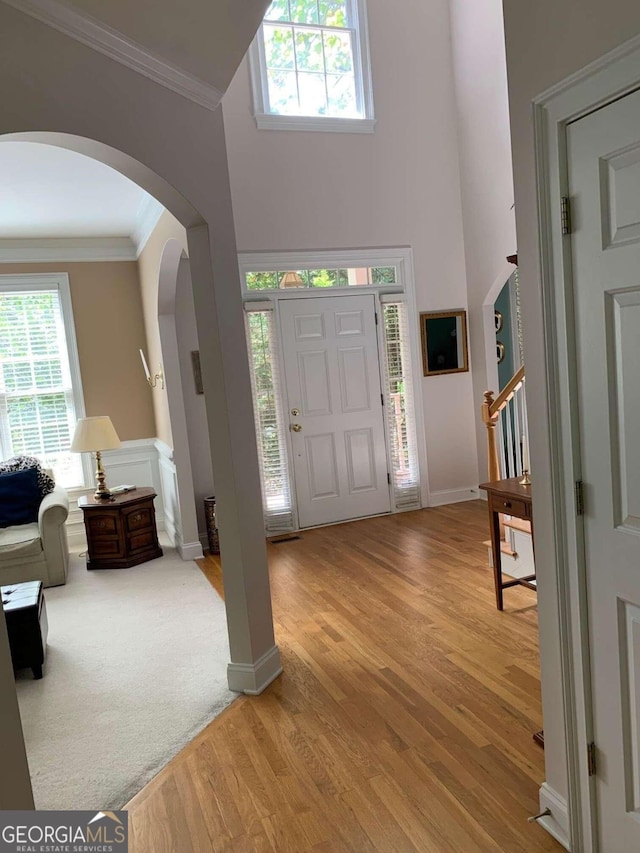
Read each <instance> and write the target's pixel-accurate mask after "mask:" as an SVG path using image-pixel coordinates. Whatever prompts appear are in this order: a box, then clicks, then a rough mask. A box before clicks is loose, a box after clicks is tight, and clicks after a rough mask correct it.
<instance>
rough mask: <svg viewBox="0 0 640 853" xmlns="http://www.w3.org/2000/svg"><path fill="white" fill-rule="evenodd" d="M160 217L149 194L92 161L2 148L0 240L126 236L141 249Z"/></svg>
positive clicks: (40, 148) (33, 148)
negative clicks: (141, 244)
mask: <svg viewBox="0 0 640 853" xmlns="http://www.w3.org/2000/svg"><path fill="white" fill-rule="evenodd" d="M161 212H162V207H161V205H160V204H159V203H158V202H157V201H156V200H155V199H153V198H152V197H151V196H150V195H149V194H148V193H146V192H145V191H144V190H142V189H140V187H138V186H137V185H136V184H134V183H133V182H132V181H130V180H129V179H128V178H125V177H124V175H121V174H120V173H119V172H116V171H115V170H114V169H111V168H110V167H109V166H105V165H104V164H103V163H99V162H97V161H96V160H92V159H91V158H90V157H85V156H84V155H82V154H76V153H75V152H74V151H67V150H65V149H63V148H55V147H53V146H51V145H41V144H39V143H36V142H8V141H7V142H1V143H0V241H2V240H33V239H47V238H49V239H51V238H56V239H57V238H67V239H69V238H91V237H100V238H104V237H128V238H130V239H131V241H132V242H133V244H134V245H135V246H139V245H140V242H141V240H145V241H146V237H147V236H148V233H149V231H150V229H151V228H153V226H154V225H155V223H156V222H157V220H158V217H159V215H160V213H161Z"/></svg>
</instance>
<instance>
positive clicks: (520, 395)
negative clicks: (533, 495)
mask: <svg viewBox="0 0 640 853" xmlns="http://www.w3.org/2000/svg"><path fill="white" fill-rule="evenodd" d="M482 420H483V422H484V424H485V426H486V428H487V451H488V454H489V480H491V481H494V480H504V479H507V478H508V477H518V476H520V475H521V474H522V470H523V466H522V461H523V453H524V452H527V451H526V450H525V448H528V428H527V397H526V391H525V375H524V365H522V366H521V367H519V368H518V370H517V371H516V372H515V373H514V375H513V376H512V378H511V379H510V380H509V382H508V383H507V384H506V385H505V387H504V388H503V389H502V391H501V392H500V393H499V394H498V396H497V397H495V399H494V392H493V391H486V392H485V395H484V403H483V404H482Z"/></svg>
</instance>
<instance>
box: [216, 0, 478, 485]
mask: <svg viewBox="0 0 640 853" xmlns="http://www.w3.org/2000/svg"><path fill="white" fill-rule="evenodd" d="M398 7H401V8H400V10H399V8H398ZM399 11H400V14H399ZM368 12H369V34H370V41H371V62H372V68H373V87H374V100H375V111H376V118H377V124H376V128H375V133H374V134H371V135H368V134H348V133H301V132H278V131H268V130H258V129H257V128H256V125H255V121H254V119H253V118H252V115H251V110H252V101H251V91H250V85H249V74H248V69H247V63H246V62H245V63H243V65H242V66H241V67H240V69H239V71H238V73H237V75H236V77H235V78H234V80H233V82H232V84H231V86H230V88H229V90H228V91H227V93H226V95H225V97H224V100H223V110H224V118H225V127H226V134H227V148H228V156H229V169H230V174H231V188H232V196H233V207H234V216H235V225H236V239H237V243H238V249H239V250H240V251H256V250H269V251H286V250H295V249H339V248H365V247H386V246H407V245H408V246H411V247H412V249H413V254H414V262H415V275H416V290H417V302H418V310H419V311H437V310H441V309H451V308H465V307H466V305H467V288H466V271H465V258H464V247H463V231H462V213H461V203H460V181H459V167H458V153H457V119H456V109H455V93H454V80H453V70H452V59H451V32H450V22H449V4H448V2H447V0H432V2H429V3H425V2H424V0H402V3H389V2H388V0H369V2H368ZM422 391H423V395H424V418H425V428H426V441H427V455H428V460H429V484H430V490H431V492H432V493H433V492H445V493H446V492H447V491H448V490H456V489H465V488H466V487H469V486H472V485H477V482H478V466H477V453H476V439H475V431H474V430H475V427H474V406H473V395H472V382H471V375H470V374H469V373H466V374H458V375H456V376H436V377H430V378H427V379H424V380H423V383H422Z"/></svg>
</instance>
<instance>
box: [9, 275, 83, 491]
mask: <svg viewBox="0 0 640 853" xmlns="http://www.w3.org/2000/svg"><path fill="white" fill-rule="evenodd" d="M75 423H76V406H75V402H74V394H73V388H72V382H71V371H70V365H69V354H68V350H67V339H66V333H65V323H64V317H63V311H62V304H61V298H60V292H59V289H58V287H55V286H54V287H50V288H42V289H35V288H30V289H26V288H25V289H24V290H21V289H19V287H17V288H15V289H9V288H7V287H4V286H3V287H1V288H0V443H1V446H2V447H1V449H2V455H3V457H4V458H8V457H10V456H16V455H18V454H27V455H29V456H37V457H38V459H39V460H40V461H41V462H42V463H43V465H45V466H46V467H49V468H53V470H54V473H55V477H56V481H57V482H59V483H60V484H61V485H64V486H67V487H72V486H79V485H82V484H83V479H84V478H83V471H82V460H81V457H80V455H79V454H76V453H71V452H70V451H69V446H70V444H71V437H72V435H73V430H74V428H75Z"/></svg>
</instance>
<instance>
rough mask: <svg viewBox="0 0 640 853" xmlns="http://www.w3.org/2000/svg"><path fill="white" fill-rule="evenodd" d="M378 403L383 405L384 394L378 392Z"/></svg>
mask: <svg viewBox="0 0 640 853" xmlns="http://www.w3.org/2000/svg"><path fill="white" fill-rule="evenodd" d="M380 405H381V406H384V394H380Z"/></svg>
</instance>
